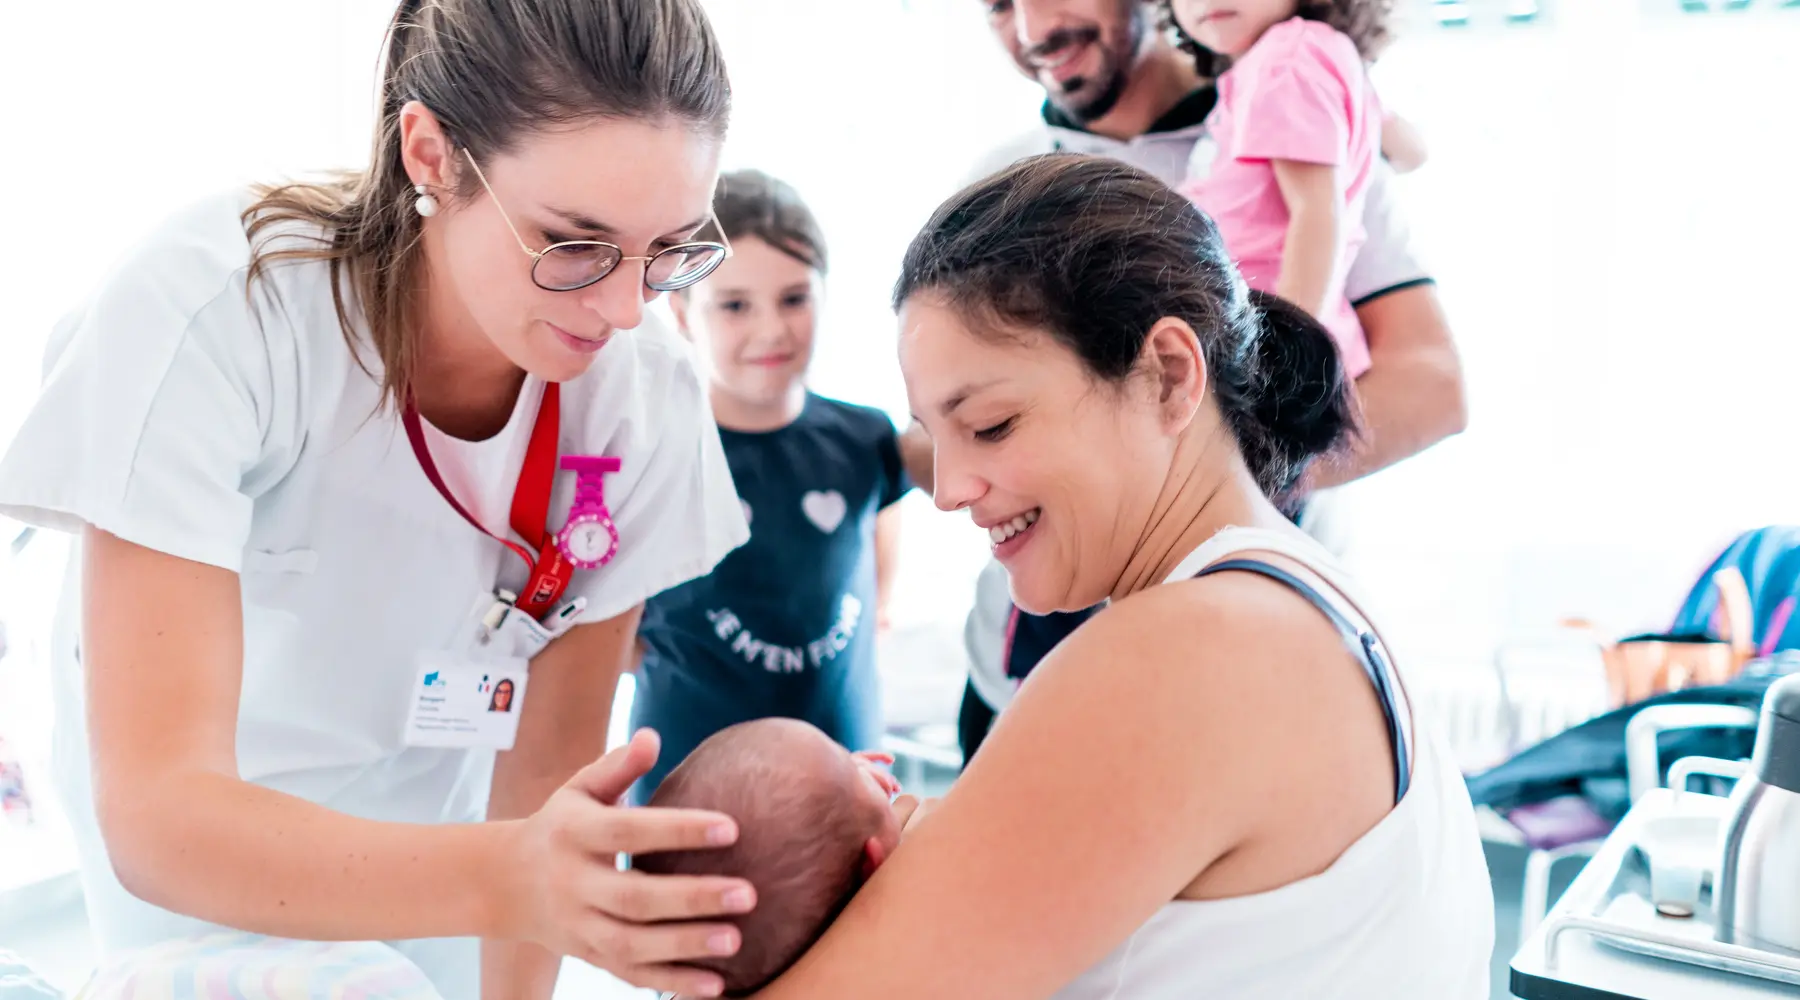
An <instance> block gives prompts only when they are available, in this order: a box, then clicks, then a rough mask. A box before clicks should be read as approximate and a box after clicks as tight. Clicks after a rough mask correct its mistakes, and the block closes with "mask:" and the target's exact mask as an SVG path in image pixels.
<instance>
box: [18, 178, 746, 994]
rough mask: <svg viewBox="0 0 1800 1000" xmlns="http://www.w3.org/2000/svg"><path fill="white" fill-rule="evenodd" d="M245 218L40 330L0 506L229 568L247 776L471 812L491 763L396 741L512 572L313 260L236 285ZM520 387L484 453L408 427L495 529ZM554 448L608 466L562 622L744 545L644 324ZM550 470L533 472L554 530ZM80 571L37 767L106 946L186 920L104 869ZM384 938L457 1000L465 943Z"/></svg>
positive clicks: (200, 211)
mask: <svg viewBox="0 0 1800 1000" xmlns="http://www.w3.org/2000/svg"><path fill="white" fill-rule="evenodd" d="M248 205H249V198H248V196H247V195H245V194H238V195H235V196H232V197H224V198H218V199H215V200H211V201H208V202H206V203H203V204H200V205H198V206H196V207H194V208H192V209H191V210H189V211H186V212H184V213H183V214H181V215H179V216H178V217H176V218H174V219H172V220H171V221H169V222H168V223H167V224H166V225H165V226H163V227H162V229H161V230H160V231H158V232H157V233H155V234H154V235H153V236H152V237H151V238H150V239H149V241H148V242H147V243H146V244H145V245H143V246H141V247H140V248H138V249H137V251H136V252H135V253H133V254H132V255H131V256H129V257H128V258H127V259H126V260H125V261H124V262H123V263H122V265H121V266H120V267H119V269H118V270H117V271H115V272H114V273H113V274H112V275H111V276H110V277H109V278H107V279H106V281H105V282H104V283H103V284H102V286H101V287H100V290H99V292H98V294H97V295H95V296H94V297H93V299H92V300H91V301H90V302H88V303H87V305H86V306H85V307H84V308H82V309H81V310H79V311H78V312H77V313H75V314H74V315H73V316H72V317H70V318H69V319H68V320H67V321H66V322H65V323H64V324H63V325H61V326H60V327H59V328H58V329H57V331H56V334H55V336H54V337H53V338H52V342H51V344H50V348H49V352H48V357H47V359H46V365H45V368H46V375H45V382H44V387H43V394H42V397H41V398H40V399H39V400H38V402H37V404H36V406H35V407H34V408H33V409H32V411H31V413H30V415H29V416H28V417H27V419H26V421H25V424H24V427H23V428H22V429H21V430H20V431H19V435H18V438H17V439H16V440H15V441H14V442H13V444H12V446H11V448H10V450H9V451H8V452H7V453H6V455H5V457H4V459H0V513H3V514H5V515H6V516H8V517H12V518H15V519H18V520H20V521H23V522H26V523H29V524H35V525H40V526H43V527H46V528H52V529H61V530H65V531H77V530H79V528H80V527H81V525H82V524H84V523H87V524H93V525H95V526H96V527H99V528H101V529H104V530H106V531H108V532H111V533H112V534H115V535H117V536H119V537H121V538H124V539H126V540H128V541H131V542H135V543H137V544H139V545H143V546H147V547H149V548H153V549H158V550H160V551H163V552H168V553H171V554H173V555H177V556H181V557H183V558H186V559H190V560H195V561H198V562H203V563H209V564H212V565H215V566H219V567H223V568H225V569H229V570H232V571H234V572H237V573H239V574H241V579H242V587H243V613H244V664H243V692H242V698H241V701H240V703H239V720H238V735H237V752H238V766H239V771H240V773H241V774H242V776H243V778H244V779H245V780H247V781H251V782H255V783H257V784H259V785H263V786H266V787H269V788H272V789H276V790H279V791H282V792H286V793H289V794H292V795H297V796H299V797H301V798H304V799H307V800H309V801H312V802H316V803H319V804H321V805H324V806H328V807H330V808H332V809H335V810H338V811H340V812H345V813H349V814H351V815H355V816H361V817H366V818H369V819H377V820H388V821H396V822H410V823H451V822H462V821H473V820H480V819H482V818H483V815H484V812H485V809H486V802H487V793H488V781H489V778H490V777H491V771H492V765H493V753H492V752H491V751H480V750H444V749H419V748H409V747H407V746H405V745H404V742H403V738H402V730H403V727H404V723H405V719H406V714H407V709H408V705H409V701H408V699H409V697H410V695H411V691H412V684H413V681H414V675H415V669H416V665H417V660H418V657H419V655H420V653H421V652H423V651H427V650H440V649H450V648H452V647H454V646H457V645H458V644H459V643H461V642H462V641H463V640H464V638H465V636H464V633H465V632H466V631H468V629H469V625H470V622H471V617H470V616H471V611H472V609H473V607H474V604H475V602H476V600H477V599H478V598H480V597H481V596H482V595H485V594H491V593H492V591H493V589H494V587H495V586H496V585H497V584H499V585H504V586H507V587H510V588H512V589H514V590H517V589H519V588H520V587H521V585H522V584H523V582H524V575H525V565H524V562H523V560H521V559H519V558H518V557H517V556H516V555H514V554H512V553H511V552H509V551H507V550H506V549H505V548H503V547H502V546H501V545H500V544H499V543H497V542H495V541H494V540H493V539H490V538H488V537H485V536H483V535H482V534H480V533H479V532H477V531H476V530H475V529H474V528H473V527H471V526H470V525H469V524H468V523H467V522H466V521H464V520H463V519H462V518H461V517H460V516H458V515H457V514H456V512H455V511H454V510H452V509H451V508H450V506H449V505H448V504H447V503H446V502H445V501H444V499H443V498H442V497H441V496H440V495H439V494H438V492H437V491H436V490H435V489H434V488H433V487H432V486H431V484H430V482H429V481H428V480H427V479H426V478H425V476H424V474H423V473H422V472H421V470H420V468H419V465H418V462H417V461H416V460H415V458H414V456H413V453H412V450H411V448H410V446H409V445H408V443H407V439H406V435H405V432H404V430H403V429H402V427H401V425H400V422H399V420H398V418H397V415H396V414H395V413H394V411H393V409H392V408H391V407H390V408H388V409H381V408H380V403H381V399H380V387H379V383H378V380H377V378H376V377H375V376H372V375H371V374H370V373H369V372H367V371H365V370H364V369H363V368H362V367H361V366H360V365H359V362H358V359H357V358H356V357H354V356H353V355H352V352H351V350H350V348H349V346H348V344H347V342H346V339H345V336H344V334H343V332H342V329H341V327H340V324H339V321H338V318H337V314H336V311H335V309H334V306H333V302H332V296H331V291H330V284H329V282H330V277H329V274H328V269H327V266H326V265H325V264H323V263H318V262H297V263H281V264H277V265H275V266H274V267H273V268H272V269H271V270H269V271H268V272H267V275H266V277H265V278H263V279H260V280H258V281H257V282H255V283H254V284H252V285H250V286H249V287H248V288H247V287H246V271H247V267H248V263H249V246H248V243H247V240H246V237H245V234H244V229H243V226H242V224H241V222H240V219H239V214H240V213H241V212H242V211H243V210H244V209H245V208H246V207H247V206H248ZM296 235H304V233H303V232H302V231H299V230H292V229H290V230H288V231H286V232H284V233H283V234H282V235H281V238H283V239H290V240H291V239H293V238H294V237H295V236H296ZM517 280H521V281H522V280H525V279H524V276H523V275H522V274H521V275H519V276H518V279H517ZM358 335H359V336H360V330H359V331H358ZM361 353H362V358H361V360H362V362H363V363H366V364H368V365H369V366H370V367H371V368H375V367H377V366H378V364H379V359H378V358H376V357H375V356H374V354H373V352H372V351H370V350H367V349H365V350H364V351H362V352H361ZM542 394H543V383H541V382H539V381H538V380H536V379H528V380H527V382H526V386H525V391H524V392H523V393H522V394H521V397H520V400H519V403H518V405H517V407H516V409H515V411H514V413H513V415H512V418H511V421H510V422H509V423H508V424H507V426H506V428H505V430H503V431H502V432H501V433H500V434H498V435H496V436H495V437H493V438H491V439H489V440H486V441H482V442H463V441H453V440H452V439H450V438H448V437H446V436H444V435H442V434H438V433H431V429H428V436H429V438H430V440H431V447H432V450H433V457H434V458H435V459H436V461H437V464H438V465H439V466H440V467H441V468H442V469H443V470H444V473H445V478H446V480H447V481H448V482H449V483H450V484H451V486H452V489H453V490H454V491H456V492H457V493H458V498H459V499H460V500H461V501H462V502H463V504H464V505H465V506H466V507H468V508H469V509H470V510H471V512H473V513H475V515H476V516H477V517H479V518H481V519H482V520H483V522H484V523H487V524H488V525H489V526H490V527H491V528H503V527H504V521H505V519H506V511H507V509H508V506H509V504H510V499H511V496H512V491H513V487H514V485H515V484H516V482H517V479H518V472H519V467H520V465H521V464H522V461H523V456H524V450H525V442H526V440H527V439H528V438H529V435H530V432H531V428H532V424H533V422H534V420H535V417H536V414H537V402H538V400H539V399H540V398H541V397H542ZM560 445H561V448H560V451H561V453H562V454H564V455H570V454H593V455H600V454H604V455H607V456H612V457H617V458H618V459H620V461H621V463H622V469H621V471H619V472H617V473H614V474H611V475H609V476H607V477H606V482H605V490H606V498H607V501H608V504H609V506H610V507H611V508H612V511H613V514H614V516H615V520H616V523H617V525H618V529H619V536H620V539H621V541H620V547H619V551H618V555H617V557H616V558H614V559H613V561H612V562H610V563H608V564H607V565H605V566H604V567H602V568H600V569H598V570H593V571H583V570H577V571H576V573H575V577H574V581H573V583H572V584H571V586H570V588H569V591H568V594H567V597H569V598H573V597H576V596H580V597H583V598H585V599H586V602H587V608H586V611H585V612H584V613H583V614H582V616H581V620H582V621H601V620H605V619H608V618H611V617H614V616H616V615H619V614H621V613H623V612H625V611H628V610H630V609H631V608H633V607H635V606H636V605H638V604H640V603H642V602H643V601H644V600H645V599H646V598H648V597H650V596H651V595H653V594H656V593H658V592H659V591H662V590H665V589H667V588H669V587H672V586H675V585H676V584H680V583H682V582H685V581H687V580H690V579H693V578H695V577H698V576H702V575H705V574H706V573H708V572H710V571H711V570H712V568H713V567H714V566H715V565H716V564H717V563H718V562H719V560H720V559H721V558H723V557H724V556H725V554H726V553H727V552H729V551H730V550H732V549H733V548H735V547H737V546H738V545H740V544H742V543H743V542H744V540H745V539H746V538H747V537H748V534H749V532H748V528H747V526H746V524H745V521H744V515H743V511H742V509H741V508H740V506H739V504H738V502H737V497H736V493H735V491H734V489H733V487H732V481H731V474H730V471H729V469H728V468H727V466H726V464H725V459H724V453H723V451H722V450H721V448H720V445H719V438H718V433H717V430H716V429H715V427H714V425H713V420H712V414H711V411H710V408H709V406H708V403H707V397H706V393H705V392H704V391H703V387H702V385H701V383H700V381H699V379H698V377H697V376H696V374H695V368H694V365H693V363H692V358H691V356H690V355H689V353H688V349H687V347H686V345H685V343H683V342H682V341H681V340H680V339H679V338H678V337H676V336H674V335H673V334H672V333H671V332H670V331H668V330H666V329H663V328H660V327H657V326H655V325H652V323H651V322H650V321H647V322H646V325H645V326H643V327H640V328H639V329H637V330H635V331H630V332H626V333H620V334H618V335H617V336H615V337H614V339H613V340H612V342H611V343H609V344H607V346H606V347H605V348H604V349H603V350H602V351H601V353H600V355H599V357H598V358H597V360H596V361H595V363H594V365H593V367H592V368H591V369H590V370H589V371H588V372H587V373H586V374H584V375H582V376H581V377H580V378H578V379H575V380H573V381H571V382H568V383H566V384H565V385H564V386H563V389H562V433H561V441H560ZM574 479H575V477H574V476H573V475H572V474H570V473H560V474H559V475H558V477H557V483H556V489H555V492H554V494H553V497H552V502H551V519H552V522H553V524H552V528H555V527H558V526H560V523H561V519H562V518H563V517H564V516H565V515H566V514H567V512H568V510H569V506H570V503H571V500H572V497H573V492H574V485H575V484H574ZM75 548H76V549H79V546H76V547H75ZM79 567H80V562H79V553H78V552H77V553H76V554H75V555H74V556H73V557H72V559H71V568H70V572H69V574H68V577H67V581H66V584H65V588H66V589H65V592H64V595H63V603H62V610H61V612H60V613H59V616H58V617H59V621H58V626H57V640H56V648H55V651H54V654H53V665H54V670H55V673H56V677H55V690H56V712H57V736H56V771H57V775H58V778H59V780H60V781H61V783H62V787H63V791H64V799H65V800H66V801H67V802H68V803H69V808H70V812H71V814H72V815H71V822H72V823H73V825H74V827H75V832H76V836H77V838H78V840H79V848H80V854H81V862H82V869H83V872H82V874H83V879H84V885H85V889H86V892H87V902H88V913H89V916H90V919H91V921H92V923H93V924H94V929H95V931H96V934H97V937H98V940H99V943H100V946H101V949H102V951H103V953H108V954H110V953H114V952H117V951H118V950H120V949H124V948H132V947H138V946H142V945H146V944H150V943H153V942H156V941H161V940H166V939H169V938H171V937H175V936H178V935H184V934H191V933H194V932H196V931H203V930H206V929H207V926H206V925H204V924H202V923H199V922H197V921H194V920H190V919H187V918H184V917H179V916H176V915H175V914H172V913H169V912H167V911H164V910H161V909H158V908H156V907H153V906H150V905H148V904H146V903H144V902H142V901H140V900H137V899H135V898H133V897H132V896H130V895H129V894H128V893H126V892H125V890H124V889H123V888H122V887H121V886H120V885H119V883H118V880H117V879H116V878H115V877H114V876H113V873H112V867H111V865H110V864H109V863H108V861H107V857H106V849H105V845H104V843H103V842H102V840H101V838H100V835H99V828H98V825H97V824H96V822H95V817H94V809H93V799H92V792H91V783H90V779H89V768H88V752H87V738H86V733H85V729H84V716H85V713H84V710H83V693H82V683H81V676H80V666H79V663H78V653H77V649H76V644H75V640H76V637H77V634H78V628H77V626H78V623H79V620H80V614H79V612H80V607H79V595H80V580H79ZM179 624H180V623H179V622H176V623H172V625H174V626H176V627H179ZM526 697H527V698H528V699H529V697H530V692H529V691H528V692H527V694H526ZM181 723H182V720H180V719H170V720H169V724H170V725H180V724H181ZM595 724H596V725H598V724H599V720H598V719H596V720H595ZM166 807H167V808H170V809H179V808H181V803H180V802H169V803H166ZM400 947H401V950H402V951H404V952H406V953H407V954H408V955H409V957H412V958H413V959H414V960H415V961H417V962H418V963H419V964H420V965H421V966H422V967H423V968H425V970H426V971H427V973H428V974H430V975H431V977H432V979H433V980H434V981H435V982H436V983H437V985H438V987H439V988H440V989H441V990H442V991H443V992H444V995H445V996H446V997H449V998H457V997H464V996H467V997H471V998H472V997H474V995H475V991H476V989H477V986H478V983H477V980H476V976H475V971H476V968H477V967H476V964H475V963H476V956H477V954H478V950H477V948H476V946H475V942H474V941H472V940H457V941H443V942H422V943H410V944H403V945H400Z"/></svg>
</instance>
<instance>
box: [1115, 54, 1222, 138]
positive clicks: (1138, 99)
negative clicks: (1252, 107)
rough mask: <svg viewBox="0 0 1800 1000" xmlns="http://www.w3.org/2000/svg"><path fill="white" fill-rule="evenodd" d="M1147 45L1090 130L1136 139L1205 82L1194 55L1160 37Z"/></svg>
mask: <svg viewBox="0 0 1800 1000" xmlns="http://www.w3.org/2000/svg"><path fill="white" fill-rule="evenodd" d="M1147 44H1149V45H1150V46H1151V50H1150V52H1148V53H1147V54H1145V55H1144V56H1143V57H1142V60H1141V61H1140V62H1139V64H1138V65H1137V67H1136V68H1135V69H1134V71H1133V72H1132V74H1131V77H1130V79H1129V80H1128V81H1127V82H1126V84H1125V92H1124V93H1122V94H1120V95H1119V101H1118V103H1117V104H1115V105H1113V108H1112V110H1110V111H1108V112H1107V113H1106V114H1104V115H1102V116H1101V117H1099V118H1096V119H1094V120H1093V121H1091V122H1088V123H1087V130H1088V131H1089V132H1093V133H1094V134H1096V135H1103V136H1106V137H1108V138H1112V139H1118V140H1120V141H1126V140H1130V139H1135V138H1137V137H1138V136H1141V135H1143V134H1144V133H1146V132H1148V131H1150V126H1152V125H1154V124H1156V122H1157V120H1158V119H1160V118H1162V116H1163V115H1166V114H1168V113H1169V112H1170V111H1171V110H1172V109H1173V108H1174V107H1175V105H1177V104H1180V103H1181V102H1182V101H1183V100H1185V99H1186V98H1187V96H1188V95H1189V94H1191V93H1193V92H1194V91H1196V90H1198V89H1200V85H1201V84H1202V83H1204V82H1205V81H1204V80H1203V79H1202V78H1201V76H1200V74H1199V71H1198V70H1196V69H1195V67H1194V57H1193V56H1190V55H1188V54H1187V53H1186V52H1183V51H1181V50H1180V49H1177V48H1175V47H1174V46H1173V45H1171V44H1169V43H1168V42H1166V41H1164V40H1162V39H1161V38H1157V39H1154V40H1152V41H1150V42H1148V43H1147Z"/></svg>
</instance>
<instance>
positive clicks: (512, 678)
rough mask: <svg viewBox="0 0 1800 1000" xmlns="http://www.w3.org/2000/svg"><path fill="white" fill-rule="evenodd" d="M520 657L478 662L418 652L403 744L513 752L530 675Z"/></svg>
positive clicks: (492, 658)
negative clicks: (404, 742) (417, 664)
mask: <svg viewBox="0 0 1800 1000" xmlns="http://www.w3.org/2000/svg"><path fill="white" fill-rule="evenodd" d="M527 665H528V661H527V660H526V659H525V658H524V657H517V656H495V657H489V658H484V659H480V660H476V659H472V658H469V657H466V656H459V655H457V654H455V653H449V652H440V651H435V650H434V651H429V652H426V653H422V654H420V656H419V668H418V672H417V674H416V675H415V676H414V679H413V689H412V697H411V704H410V706H409V707H408V709H407V713H406V733H405V738H406V745H407V746H413V747H440V748H449V749H484V750H511V749H512V746H513V740H514V738H515V737H517V736H518V733H519V713H520V712H521V711H522V710H523V708H524V706H525V685H526V682H527V680H528V679H529V678H528V675H527V670H526V667H527Z"/></svg>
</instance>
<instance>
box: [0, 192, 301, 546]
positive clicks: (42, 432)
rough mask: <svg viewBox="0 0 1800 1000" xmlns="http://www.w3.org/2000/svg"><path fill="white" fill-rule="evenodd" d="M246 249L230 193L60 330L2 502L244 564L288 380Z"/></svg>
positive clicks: (34, 516) (152, 249) (38, 515)
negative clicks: (278, 386) (252, 293)
mask: <svg viewBox="0 0 1800 1000" xmlns="http://www.w3.org/2000/svg"><path fill="white" fill-rule="evenodd" d="M214 208H215V209H216V208H217V206H214ZM246 260H247V247H246V244H245V241H244V236H243V232H242V229H241V228H236V227H235V211H234V210H232V209H231V207H230V206H226V207H225V209H224V210H223V211H218V210H210V211H206V212H194V213H190V214H189V215H186V216H183V217H180V218H178V219H176V220H175V221H174V222H172V223H170V225H169V227H168V228H166V229H164V230H163V231H162V232H161V233H159V234H158V235H157V236H156V237H155V238H153V239H152V240H151V241H150V242H149V243H148V244H147V245H145V246H144V247H143V248H141V249H140V250H138V251H137V252H136V253H135V254H133V255H132V256H131V257H129V258H128V259H127V260H126V261H125V262H124V263H123V264H122V265H121V267H120V269H119V270H118V271H117V272H116V273H115V274H114V275H113V276H112V277H111V278H110V279H109V280H108V281H107V282H106V283H105V284H104V285H102V287H101V289H100V291H99V292H98V294H96V295H95V296H94V297H93V298H92V299H91V300H90V301H89V302H88V304H87V305H86V306H85V307H84V308H83V309H82V310H81V311H79V312H78V313H76V314H75V315H73V316H71V317H70V318H69V319H67V320H66V321H64V323H63V324H62V325H60V326H59V327H58V329H57V330H56V333H55V336H54V337H53V338H52V342H51V346H50V349H49V352H48V355H47V358H46V365H45V381H44V384H43V390H42V393H41V395H40V397H39V399H38V400H37V402H36V404H35V405H34V406H33V407H32V409H31V411H30V412H29V414H28V415H27V416H26V419H25V423H24V425H23V426H22V427H21V428H20V430H19V433H18V436H17V437H16V438H15V439H14V440H13V442H12V444H11V446H10V448H9V449H8V450H7V452H6V455H5V457H4V459H0V513H3V514H5V515H6V516H8V517H11V518H14V519H17V520H20V521H23V522H25V523H27V524H33V525H38V526H40V527H45V528H50V529H55V530H62V531H69V532H75V531H79V530H80V529H81V527H82V526H83V525H84V524H91V525H93V526H95V527H97V528H100V529H102V530H104V531H107V532H109V533H111V534H114V535H117V536H119V537H120V538H123V539H125V540H127V541H130V542H133V543H136V544H138V545H142V546H145V547H147V548H152V549H156V550H158V551H161V552H166V553H169V554H171V555H175V556H179V557H181V558H183V559H190V560H193V561H196V562H202V563H208V564H211V565H214V566H219V567H222V568H225V569H229V570H232V571H234V572H235V571H239V570H240V569H241V564H242V561H243V553H244V547H245V543H246V541H247V539H248V538H249V534H250V522H251V507H252V499H251V496H250V495H249V493H248V492H247V489H248V488H249V487H247V483H248V482H249V481H250V480H251V479H252V478H253V477H254V476H255V474H256V470H257V467H258V465H259V463H260V462H261V460H262V456H263V455H264V454H265V453H266V451H267V450H268V449H267V442H266V441H265V431H266V427H265V426H264V418H265V415H266V413H267V412H268V408H269V406H268V404H269V400H270V396H271V393H272V391H273V381H274V380H275V379H276V378H277V375H276V366H274V365H272V364H271V361H270V351H269V350H268V343H269V336H268V333H267V331H265V330H264V329H263V328H262V325H261V324H262V322H263V319H264V318H266V317H264V316H263V315H261V314H262V313H263V312H264V310H263V309H261V308H259V307H258V306H256V305H255V304H253V302H252V300H251V299H250V297H248V296H247V295H246V292H245V285H244V281H243V268H244V264H245V263H246Z"/></svg>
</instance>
